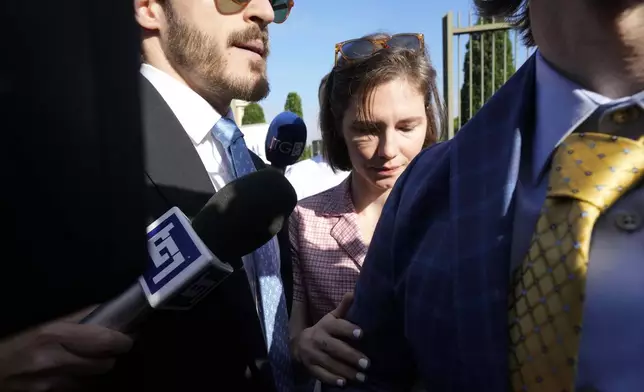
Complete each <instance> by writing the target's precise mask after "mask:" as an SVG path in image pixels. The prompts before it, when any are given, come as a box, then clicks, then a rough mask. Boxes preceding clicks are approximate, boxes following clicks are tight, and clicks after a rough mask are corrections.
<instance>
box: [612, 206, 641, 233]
mask: <svg viewBox="0 0 644 392" xmlns="http://www.w3.org/2000/svg"><path fill="white" fill-rule="evenodd" d="M615 226H617V228H618V229H620V230H623V231H627V232H629V233H632V232H634V231H636V230H638V229H639V228H640V227H642V217H641V216H640V215H639V214H638V213H636V212H630V211H622V212H618V213H617V214H615Z"/></svg>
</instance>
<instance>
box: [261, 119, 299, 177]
mask: <svg viewBox="0 0 644 392" xmlns="http://www.w3.org/2000/svg"><path fill="white" fill-rule="evenodd" d="M305 146H306V124H304V120H302V119H301V118H300V117H298V115H297V114H295V113H293V112H282V113H280V114H278V115H277V116H276V117H275V118H274V119H273V121H272V122H271V125H270V126H269V127H268V133H267V134H266V145H265V150H266V159H267V160H268V161H269V162H270V163H271V167H273V168H275V169H278V170H279V171H280V172H281V173H284V169H286V167H287V166H290V165H292V164H294V163H295V162H297V160H298V159H300V157H301V156H302V153H303V152H304V147H305Z"/></svg>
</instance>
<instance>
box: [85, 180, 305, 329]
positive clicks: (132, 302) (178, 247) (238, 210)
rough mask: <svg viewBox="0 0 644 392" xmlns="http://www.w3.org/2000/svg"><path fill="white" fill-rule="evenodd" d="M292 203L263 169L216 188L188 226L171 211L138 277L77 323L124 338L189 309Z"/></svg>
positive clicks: (151, 239)
mask: <svg viewBox="0 0 644 392" xmlns="http://www.w3.org/2000/svg"><path fill="white" fill-rule="evenodd" d="M296 203H297V196H296V194H295V190H294V189H293V187H292V186H291V184H290V183H289V182H288V181H287V180H286V178H284V176H282V175H281V174H280V173H278V172H276V171H275V170H270V169H264V170H260V171H257V172H254V173H251V174H249V175H246V176H243V177H240V178H238V179H237V180H235V181H233V182H231V183H229V184H228V185H226V186H225V187H224V188H222V189H221V190H220V191H219V192H217V193H216V194H215V195H214V196H213V197H212V198H211V199H210V200H209V201H208V203H206V205H205V206H204V207H203V209H202V210H201V211H200V212H199V213H198V214H197V216H195V217H194V219H193V220H192V225H191V224H190V221H189V220H188V218H186V216H185V215H184V214H183V213H182V212H181V211H180V210H179V209H178V208H176V207H174V208H172V209H170V211H168V212H166V213H165V214H164V215H163V216H161V217H160V218H159V219H157V220H156V221H155V222H154V223H152V224H151V225H150V226H148V235H147V238H148V251H149V255H150V259H149V266H148V269H147V270H146V272H145V273H144V274H143V276H141V277H140V278H139V281H138V282H137V283H135V284H133V285H132V286H131V287H130V288H129V289H128V290H126V291H125V292H124V293H122V294H121V295H120V296H119V297H117V298H115V299H114V300H112V301H110V302H107V303H105V304H103V305H101V306H99V307H98V308H97V309H96V310H94V311H93V312H92V313H91V314H90V315H88V316H87V317H86V318H85V319H83V320H82V321H81V323H83V324H98V325H101V326H104V327H108V328H111V329H115V330H118V331H121V332H128V331H131V330H132V329H133V327H134V326H136V325H137V324H138V323H139V322H141V321H143V320H144V319H145V318H146V317H147V315H148V314H149V313H150V312H151V311H153V310H154V309H179V310H181V309H190V308H191V307H192V306H193V305H194V304H195V303H196V302H198V301H199V300H200V299H202V298H203V297H204V296H205V295H207V294H208V293H209V292H210V291H211V290H212V289H213V288H215V287H216V286H218V285H219V284H220V283H221V282H222V281H223V280H224V279H225V278H226V277H227V276H228V275H229V274H230V273H232V272H233V268H232V267H231V266H230V264H228V262H233V261H236V260H239V258H241V257H242V256H244V255H247V254H249V253H252V252H253V251H254V250H255V249H257V248H259V247H260V246H262V245H264V244H265V243H267V242H268V241H269V240H270V239H271V238H273V237H274V236H275V235H276V234H277V233H278V232H279V231H280V230H281V229H282V225H283V224H284V221H285V220H286V219H287V218H288V216H289V215H290V214H291V212H292V211H293V209H294V208H295V204H296Z"/></svg>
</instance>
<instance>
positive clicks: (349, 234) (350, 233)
mask: <svg viewBox="0 0 644 392" xmlns="http://www.w3.org/2000/svg"><path fill="white" fill-rule="evenodd" d="M350 179H351V177H350V176H349V177H348V178H347V179H346V180H344V181H343V182H342V183H341V184H340V185H339V186H337V187H335V188H333V189H332V190H331V192H332V193H331V197H329V198H328V201H327V203H326V205H325V206H324V209H323V212H322V213H323V214H324V215H326V216H329V217H337V221H336V223H335V225H334V226H333V228H331V233H330V234H331V237H333V239H335V240H336V242H337V243H338V245H339V246H340V248H341V249H342V250H344V251H345V252H346V253H347V255H349V257H351V259H352V260H353V261H354V263H355V264H356V266H357V267H358V268H362V263H363V262H364V258H365V256H366V255H367V246H366V245H365V243H364V241H363V240H362V238H361V236H360V230H359V226H358V219H357V216H356V213H355V207H354V206H353V202H352V200H351V193H350V192H349V186H350V183H351V180H350Z"/></svg>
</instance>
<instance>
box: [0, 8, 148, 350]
mask: <svg viewBox="0 0 644 392" xmlns="http://www.w3.org/2000/svg"><path fill="white" fill-rule="evenodd" d="M35 9H37V10H38V12H34V10H35ZM0 15H2V23H0V37H4V38H2V39H0V53H2V55H0V59H1V60H0V113H1V115H0V132H1V133H2V142H1V143H0V189H2V191H1V192H0V216H2V228H3V230H2V231H3V233H2V239H0V247H1V249H2V256H0V309H2V315H1V316H0V318H1V321H0V339H2V338H3V337H4V336H6V335H8V334H12V333H15V332H17V331H20V330H23V329H25V328H29V327H32V326H34V325H35V324H40V323H43V322H48V321H51V320H53V319H57V318H59V317H61V316H63V315H66V314H69V313H71V312H76V311H79V310H81V309H83V308H85V307H87V306H90V305H93V304H97V303H101V302H104V301H107V300H109V299H110V298H113V297H114V296H116V295H118V294H119V293H120V292H122V291H123V290H124V289H126V288H127V287H128V286H130V285H131V284H132V282H133V281H134V280H135V279H136V277H137V276H138V275H140V274H141V272H142V271H143V269H144V267H145V255H146V247H145V235H144V234H145V233H144V232H143V231H142V230H141V227H143V225H144V224H145V221H144V217H143V214H142V207H143V191H144V187H143V185H144V184H143V181H141V174H140V173H141V171H142V169H143V159H142V145H141V133H140V117H139V106H138V102H139V95H138V93H137V91H136V89H132V88H131V86H134V85H136V80H137V79H136V78H137V76H138V74H137V70H138V67H139V64H138V59H139V56H140V55H139V46H140V45H139V39H138V35H139V27H138V26H137V24H136V22H135V21H134V15H133V13H132V6H131V4H125V3H123V2H110V3H109V4H107V3H106V4H102V5H100V4H98V3H93V4H87V3H86V2H82V1H79V0H70V1H64V2H60V3H55V2H52V1H49V0H36V1H35V2H33V3H27V2H24V1H1V2H0ZM25 15H30V16H29V23H25V21H26V20H25ZM63 21H64V22H63ZM88 21H100V22H97V23H88ZM98 25H100V26H101V27H100V28H97V26H98ZM35 26H37V27H35ZM115 81H118V83H115ZM124 255H128V256H130V257H131V258H129V259H128V258H126V257H123V256H124Z"/></svg>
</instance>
